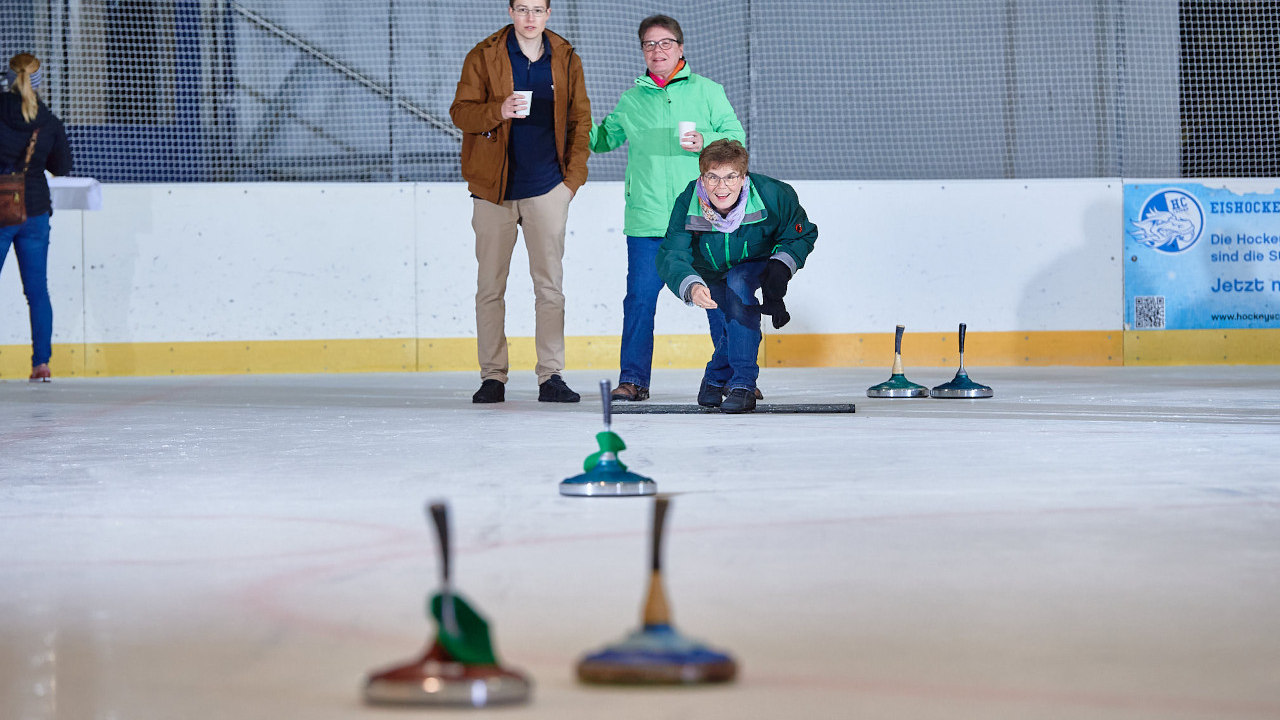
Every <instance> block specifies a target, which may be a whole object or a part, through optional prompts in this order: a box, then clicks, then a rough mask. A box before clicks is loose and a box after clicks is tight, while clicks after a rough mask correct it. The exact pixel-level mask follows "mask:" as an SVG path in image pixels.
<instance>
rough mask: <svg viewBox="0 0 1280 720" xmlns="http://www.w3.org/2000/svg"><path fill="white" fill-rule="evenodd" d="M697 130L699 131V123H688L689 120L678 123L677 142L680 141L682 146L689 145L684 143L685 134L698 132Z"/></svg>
mask: <svg viewBox="0 0 1280 720" xmlns="http://www.w3.org/2000/svg"><path fill="white" fill-rule="evenodd" d="M697 129H698V124H697V123H695V122H690V121H688V120H682V121H680V122H679V123H677V124H676V139H677V140H679V142H680V144H681V145H685V144H687V143H686V142H685V141H684V139H683V138H684V134H685V133H691V132H693V131H694V130H697Z"/></svg>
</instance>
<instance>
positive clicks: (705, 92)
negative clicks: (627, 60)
mask: <svg viewBox="0 0 1280 720" xmlns="http://www.w3.org/2000/svg"><path fill="white" fill-rule="evenodd" d="M681 121H692V122H694V123H697V130H698V132H700V133H702V137H703V145H704V146H705V145H710V144H711V143H712V142H713V141H715V140H719V139H721V138H730V139H732V140H737V141H738V142H741V143H746V141H747V134H746V132H745V131H744V130H743V129H742V123H740V122H738V117H737V116H736V115H734V114H733V106H732V105H730V104H729V98H728V97H726V96H725V94H724V88H723V87H721V85H720V84H719V83H717V82H715V81H713V80H708V79H707V78H704V77H702V76H701V75H695V74H693V73H692V72H690V71H689V64H688V63H687V62H686V63H685V65H684V67H682V68H680V71H679V72H677V73H676V76H675V77H673V78H672V79H671V82H669V83H667V85H666V87H661V88H660V87H658V84H657V83H655V82H654V81H653V78H651V77H649V73H645V74H644V75H642V76H640V77H638V78H636V85H635V87H633V88H631V89H630V90H627V91H626V92H624V93H622V97H621V98H619V99H618V105H617V107H615V108H614V109H613V112H611V113H609V115H608V117H606V118H605V119H604V121H603V122H601V123H600V124H599V125H592V127H591V151H592V152H598V153H603V152H609V151H610V150H615V149H617V148H619V147H621V146H622V144H623V143H629V146H628V147H627V174H626V198H627V210H626V217H625V218H624V220H623V226H622V230H623V232H625V233H626V234H627V235H631V236H633V237H662V236H663V235H664V234H666V232H667V220H668V219H670V217H671V206H672V204H673V203H675V200H676V196H677V195H679V194H680V191H681V190H684V187H685V186H686V185H688V184H689V181H690V180H692V179H694V178H696V177H698V153H695V152H691V151H689V150H685V149H684V148H682V147H680V139H679V137H678V136H677V135H676V125H677V123H679V122H681Z"/></svg>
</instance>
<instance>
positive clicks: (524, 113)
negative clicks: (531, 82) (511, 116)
mask: <svg viewBox="0 0 1280 720" xmlns="http://www.w3.org/2000/svg"><path fill="white" fill-rule="evenodd" d="M516 94H517V95H519V96H520V97H522V98H524V110H521V111H517V113H516V117H522V118H523V117H529V109H530V108H532V107H533V91H532V90H517V91H516Z"/></svg>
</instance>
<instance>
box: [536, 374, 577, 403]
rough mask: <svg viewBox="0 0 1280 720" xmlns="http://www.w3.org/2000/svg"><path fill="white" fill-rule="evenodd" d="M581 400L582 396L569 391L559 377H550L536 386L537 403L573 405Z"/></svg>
mask: <svg viewBox="0 0 1280 720" xmlns="http://www.w3.org/2000/svg"><path fill="white" fill-rule="evenodd" d="M581 399H582V396H581V395H579V394H578V393H576V392H574V391H572V390H570V389H569V386H568V385H565V384H564V380H563V379H562V378H561V377H560V376H559V375H552V376H551V377H549V378H547V381H546V382H544V383H542V384H541V385H539V386H538V402H562V403H575V402H578V401H579V400H581Z"/></svg>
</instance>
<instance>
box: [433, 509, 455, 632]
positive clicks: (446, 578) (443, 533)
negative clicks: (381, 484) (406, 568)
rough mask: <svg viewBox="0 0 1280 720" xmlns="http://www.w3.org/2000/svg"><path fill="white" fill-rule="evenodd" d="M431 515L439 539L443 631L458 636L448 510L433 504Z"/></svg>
mask: <svg viewBox="0 0 1280 720" xmlns="http://www.w3.org/2000/svg"><path fill="white" fill-rule="evenodd" d="M428 511H429V512H430V514H431V520H432V521H433V522H434V523H435V526H436V536H437V537H438V538H439V539H440V576H441V580H442V582H441V586H442V587H441V588H440V600H441V613H440V614H441V616H442V618H443V621H444V631H445V632H446V633H448V634H450V635H457V634H458V616H457V613H456V611H455V610H454V606H453V584H452V580H451V578H452V575H451V573H450V570H449V558H450V556H451V555H452V552H451V550H450V548H449V508H448V506H446V505H445V504H444V503H443V502H434V503H431V505H429V506H428Z"/></svg>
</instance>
